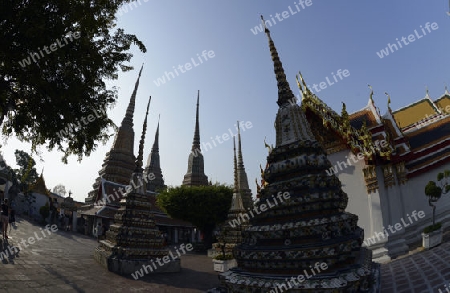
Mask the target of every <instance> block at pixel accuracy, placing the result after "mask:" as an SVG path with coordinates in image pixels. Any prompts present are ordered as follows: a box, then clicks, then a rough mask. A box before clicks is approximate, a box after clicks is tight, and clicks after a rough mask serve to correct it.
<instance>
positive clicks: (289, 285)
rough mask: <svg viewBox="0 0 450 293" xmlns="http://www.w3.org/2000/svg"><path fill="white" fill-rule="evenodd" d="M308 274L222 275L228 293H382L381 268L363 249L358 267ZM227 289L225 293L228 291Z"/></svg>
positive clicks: (239, 272)
mask: <svg viewBox="0 0 450 293" xmlns="http://www.w3.org/2000/svg"><path fill="white" fill-rule="evenodd" d="M311 267H312V269H308V270H304V271H303V272H301V274H292V275H273V274H271V275H269V274H260V273H250V272H246V271H243V270H242V269H239V268H233V269H230V270H229V271H227V272H225V273H222V274H220V275H219V279H220V281H221V283H222V284H223V285H224V286H225V288H226V290H227V292H228V293H237V292H245V293H253V292H254V293H280V292H283V293H284V292H289V293H304V292H311V293H313V292H314V293H331V292H332V293H357V292H367V293H378V292H380V284H381V282H380V265H379V264H377V263H373V262H372V254H371V251H370V250H367V249H365V248H361V256H360V259H359V261H358V263H355V264H353V266H352V267H350V268H343V269H342V270H341V271H339V270H337V271H334V272H333V273H327V270H324V271H322V272H320V273H318V274H315V273H316V272H317V270H313V269H314V265H312V266H311ZM225 288H224V289H225Z"/></svg>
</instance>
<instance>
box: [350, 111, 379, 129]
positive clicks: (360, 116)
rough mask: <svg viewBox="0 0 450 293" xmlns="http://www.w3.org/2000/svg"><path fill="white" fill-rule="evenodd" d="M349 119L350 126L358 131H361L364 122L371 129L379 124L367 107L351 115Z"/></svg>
mask: <svg viewBox="0 0 450 293" xmlns="http://www.w3.org/2000/svg"><path fill="white" fill-rule="evenodd" d="M348 118H349V120H350V125H351V126H353V127H354V128H356V129H360V128H361V127H362V125H363V122H364V121H365V122H366V126H367V127H369V128H371V127H373V126H376V125H377V124H378V123H377V120H376V119H375V116H374V115H373V113H372V111H370V110H369V109H368V108H367V107H366V108H364V109H362V110H359V111H357V112H355V113H352V114H350V115H349V117H348Z"/></svg>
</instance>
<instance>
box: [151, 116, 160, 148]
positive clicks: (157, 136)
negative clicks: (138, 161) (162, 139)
mask: <svg viewBox="0 0 450 293" xmlns="http://www.w3.org/2000/svg"><path fill="white" fill-rule="evenodd" d="M159 118H160V116H158V126H156V133H155V141H154V142H153V147H152V152H159Z"/></svg>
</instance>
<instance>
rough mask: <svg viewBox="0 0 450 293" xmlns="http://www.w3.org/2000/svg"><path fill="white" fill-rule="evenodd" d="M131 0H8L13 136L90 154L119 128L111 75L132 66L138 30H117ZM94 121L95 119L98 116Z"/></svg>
mask: <svg viewBox="0 0 450 293" xmlns="http://www.w3.org/2000/svg"><path fill="white" fill-rule="evenodd" d="M129 2H131V1H130V0H116V1H109V0H95V1H94V0H84V1H70V0H69V1H68V0H42V1H24V0H5V1H2V4H1V9H0V39H1V40H2V41H1V42H0V126H2V133H3V135H5V136H6V137H9V136H10V135H12V134H15V135H16V136H17V138H18V139H19V140H21V141H25V142H31V143H32V146H33V151H35V150H36V146H39V145H47V147H48V149H49V150H52V149H54V148H56V149H58V150H60V151H62V152H63V154H64V155H63V158H62V160H63V162H65V163H67V157H68V156H70V155H76V156H78V159H79V160H81V159H82V157H83V155H87V156H89V154H90V153H91V152H92V151H93V150H95V148H96V147H97V142H98V141H102V142H105V141H106V140H107V139H108V138H109V135H108V129H109V127H110V126H114V123H113V122H112V120H110V119H109V118H108V117H107V114H106V110H107V108H110V107H111V106H112V105H113V104H114V103H115V101H116V99H117V91H116V89H115V88H112V89H107V88H106V84H105V81H104V80H106V79H117V77H118V70H119V68H120V70H122V71H128V70H131V69H133V67H131V66H130V65H128V62H129V61H130V59H131V57H132V56H133V55H132V54H130V53H127V52H128V51H129V49H130V47H131V45H133V44H134V45H136V46H137V47H138V48H139V50H140V51H141V52H144V53H145V52H146V48H145V46H144V44H143V43H142V42H141V41H140V40H139V39H138V38H137V37H136V36H135V35H132V34H127V33H125V32H124V30H123V29H121V28H116V22H117V19H116V17H115V14H116V12H117V11H118V9H119V7H120V6H121V5H123V4H125V3H129ZM91 120H93V121H91Z"/></svg>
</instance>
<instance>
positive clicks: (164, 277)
mask: <svg viewBox="0 0 450 293" xmlns="http://www.w3.org/2000/svg"><path fill="white" fill-rule="evenodd" d="M41 228H42V227H41V226H38V225H35V224H33V223H30V222H28V221H26V220H23V219H18V222H17V227H16V228H15V229H12V231H11V233H10V239H9V241H8V243H2V248H1V250H0V259H1V261H0V292H155V293H156V292H157V293H164V292H167V293H172V292H173V293H176V292H180V293H184V292H186V293H191V292H192V293H194V292H205V291H206V290H208V289H210V288H213V287H217V286H218V285H219V283H218V279H217V273H216V272H214V271H213V265H212V262H211V259H210V258H208V257H207V256H206V255H197V254H186V255H183V256H182V257H181V266H182V271H181V273H171V274H155V275H146V276H145V277H142V278H140V279H139V280H134V279H133V278H132V277H131V276H129V277H123V276H118V275H116V274H113V273H110V272H108V271H107V270H105V269H104V268H103V267H101V266H100V265H99V264H97V263H96V262H95V260H94V258H93V256H92V252H93V251H94V249H95V247H96V246H97V242H96V240H94V239H92V238H89V237H86V236H84V235H81V234H78V233H73V232H65V231H56V232H55V233H52V234H51V235H48V234H49V233H48V232H46V231H45V230H41ZM43 233H44V234H45V235H46V236H45V237H44V234H43ZM29 237H33V238H34V241H35V243H33V244H31V242H33V239H29ZM22 239H23V242H24V243H25V244H26V245H27V246H28V247H25V244H23V243H21V242H22ZM11 244H12V245H15V246H18V245H19V244H20V246H21V251H20V252H19V253H18V254H14V255H9V254H10V251H11V252H12V253H14V251H13V249H8V245H11ZM2 252H3V254H2ZM5 254H8V255H5ZM381 271H382V278H381V283H382V286H381V287H382V289H381V292H382V293H406V292H408V293H409V292H413V293H430V292H436V293H444V292H445V293H447V292H450V288H449V290H448V291H446V288H447V287H446V286H447V285H448V284H449V282H450V241H448V242H446V243H444V244H442V245H440V246H439V247H435V248H433V249H431V250H429V251H423V252H420V253H416V254H414V255H411V256H407V257H403V258H401V259H398V260H395V261H392V262H390V263H388V264H385V265H382V266H381ZM448 286H449V287H450V285H448ZM439 289H440V290H441V291H439Z"/></svg>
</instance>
